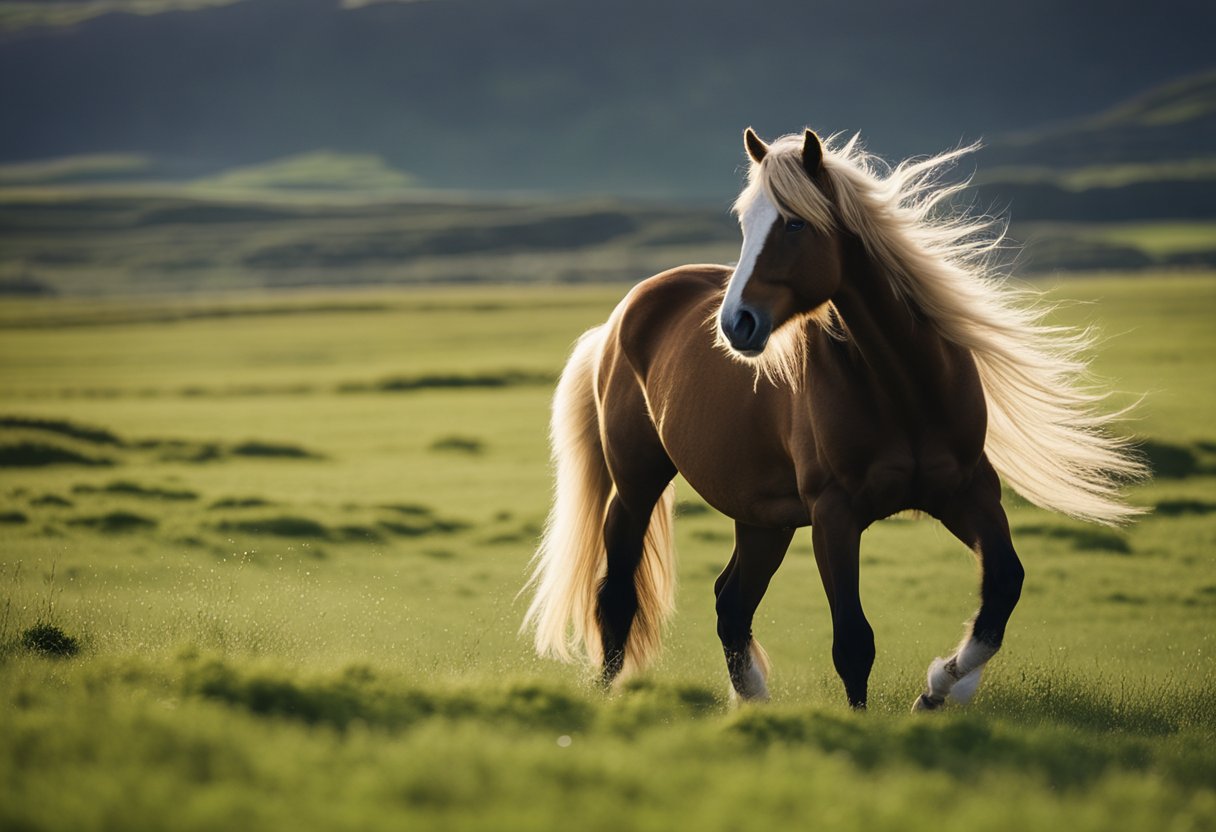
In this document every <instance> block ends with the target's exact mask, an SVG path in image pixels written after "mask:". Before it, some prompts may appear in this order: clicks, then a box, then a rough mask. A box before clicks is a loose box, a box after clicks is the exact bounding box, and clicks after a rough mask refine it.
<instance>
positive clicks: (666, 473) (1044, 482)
mask: <svg viewBox="0 0 1216 832" xmlns="http://www.w3.org/2000/svg"><path fill="white" fill-rule="evenodd" d="M744 145H745V148H746V150H747V154H748V156H749V157H750V161H751V164H750V169H749V175H748V184H747V186H746V187H745V188H744V190H743V191H742V193H741V194H740V195H739V198H738V200H737V201H736V203H735V206H734V210H735V213H736V214H737V216H738V218H739V222H740V225H741V227H742V232H743V246H742V251H741V253H740V255H739V261H738V264H737V265H736V266H735V267H734V268H733V269H732V268H729V267H725V266H713V265H693V266H683V267H680V268H676V269H672V270H671V271H667V272H664V273H662V274H659V275H656V276H654V277H651V278H649V279H648V280H644V281H642V282H641V283H639V284H637V285H636V286H635V287H634V288H633V289H632V290H631V291H630V292H629V293H628V295H627V296H626V297H625V298H624V300H622V301H621V303H620V304H619V305H618V306H617V307H616V309H615V311H614V312H613V313H612V314H611V316H610V317H609V319H608V321H607V322H606V323H605V324H603V325H601V326H598V327H596V328H594V329H591V330H590V331H588V332H587V333H585V334H584V335H583V336H582V337H581V338H580V339H579V340H578V342H577V344H576V346H575V347H574V350H573V354H572V355H571V357H570V359H569V362H568V363H567V365H566V367H565V370H564V372H563V373H562V376H561V379H560V381H559V383H558V385H557V390H556V394H555V397H554V401H553V413H552V425H551V439H552V454H553V460H554V463H555V467H556V471H557V482H556V488H555V496H554V504H553V508H552V512H551V514H550V516H549V519H548V523H547V526H546V529H545V532H544V536H543V539H542V541H541V543H540V547H539V550H538V551H537V553H536V556H535V558H534V571H533V575H532V578H531V581H530V583H529V587H530V588H531V589H533V590H534V592H535V595H534V598H533V600H532V603H531V606H530V607H529V609H528V611H527V615H526V617H525V621H524V627H525V629H528V628H530V629H532V630H533V631H534V633H535V644H536V648H537V650H538V651H539V652H540V653H541V654H550V655H554V656H557V657H559V658H562V659H565V660H571V659H573V658H575V657H576V655H579V654H582V655H585V656H586V658H588V659H589V660H590V661H591V662H593V663H594V664H596V665H598V666H599V667H600V672H601V679H602V681H603V682H604V683H605V684H611V683H612V682H613V680H615V679H616V678H617V677H618V676H619V675H620V674H621V673H622V671H628V670H634V669H637V668H640V667H642V666H643V665H644V664H645V663H646V662H647V661H648V660H650V659H652V658H653V657H654V655H655V654H656V652H657V649H658V647H659V640H660V635H661V630H662V626H663V622H664V619H665V618H666V617H667V616H668V614H669V613H670V612H671V611H672V607H673V597H674V585H675V578H674V555H673V549H672V508H673V493H674V492H673V486H672V484H671V482H672V478H673V477H674V476H675V474H676V473H677V472H679V473H680V474H682V475H683V476H684V478H685V479H686V480H687V481H688V483H689V484H690V485H691V486H692V488H694V489H695V490H696V491H697V493H698V494H700V495H701V496H702V497H703V498H704V499H705V501H706V502H707V503H709V504H710V505H711V506H713V507H714V508H715V509H717V510H718V511H720V512H722V513H723V514H726V515H727V516H729V517H731V518H732V519H733V520H734V521H735V547H734V551H733V552H732V553H731V556H730V561H729V562H728V563H727V565H726V568H725V569H724V570H723V571H722V574H721V575H720V576H719V577H718V579H717V582H716V584H715V586H714V590H715V593H716V595H717V614H718V627H717V628H718V637H719V638H720V639H721V642H722V648H723V651H724V652H725V655H726V666H727V670H728V672H729V675H730V681H731V685H732V687H733V691H734V693H735V694H736V695H737V696H738V697H739V698H741V699H744V700H756V699H766V698H767V696H768V687H767V677H768V660H767V657H766V654H765V652H764V650H763V649H762V648H761V647H760V644H759V643H758V642H757V641H756V639H755V638H754V637H753V635H752V617H753V615H754V613H755V611H756V608H757V606H758V605H759V603H760V600H761V598H762V597H763V596H764V592H765V590H766V589H767V587H768V584H769V580H770V579H771V578H772V577H773V574H774V573H775V572H776V570H777V567H778V566H780V564H781V561H782V559H783V557H784V556H785V552H786V549H787V548H788V546H789V544H790V541H791V538H792V537H793V534H794V530H795V529H797V528H799V527H802V526H807V525H810V527H811V532H812V539H813V543H814V551H815V561H816V563H817V565H818V567H819V574H820V576H821V578H822V580H823V586H824V589H825V590H826V593H827V600H828V605H829V607H830V609H831V616H832V625H833V641H832V660H833V662H834V664H835V667H836V671H837V673H839V675H840V677H841V679H842V681H843V682H844V689H845V694H846V696H847V698H848V702H849V704H850V705H852V706H853V707H855V708H863V707H865V704H866V693H867V684H868V679H869V675H870V669H871V666H872V665H873V662H874V633H873V630H872V629H871V627H870V624H869V623H868V622H867V620H866V616H865V613H864V612H863V611H862V605H861V599H860V597H859V590H858V547H859V541H860V538H861V534H862V532H863V531H864V530H865V529H866V528H867V527H868V526H870V525H871V524H872V523H874V522H875V521H876V520H880V519H882V518H884V517H887V516H890V515H892V514H895V513H897V512H901V511H905V510H914V511H917V512H922V513H924V514H927V515H929V516H931V517H933V518H936V519H937V520H939V521H940V522H941V523H942V524H943V525H944V526H945V527H946V528H947V529H948V530H949V531H950V532H951V534H953V535H954V536H955V537H957V538H958V539H959V540H960V541H962V542H963V543H964V544H965V545H966V546H968V547H969V548H971V549H972V550H973V551H974V552H975V554H976V555H977V557H978V560H979V564H980V568H981V573H982V580H981V583H980V605H979V610H978V612H977V613H976V615H975V617H974V619H973V620H972V621H971V622H970V624H969V625H968V627H967V628H966V633H965V635H964V638H963V640H962V642H961V644H959V646H958V647H957V648H956V649H955V650H954V651H953V652H952V653H951V654H950V655H949V656H948V657H947V658H945V659H942V658H938V659H936V660H934V661H933V662H932V664H931V665H930V666H929V670H928V683H927V687H926V689H925V691H924V693H922V694H921V695H920V696H919V697H918V698H917V699H916V700H915V703H914V705H913V710H932V709H935V708H938V707H940V706H941V705H942V704H943V703H944V702H945V701H946V699H947V697H948V696H949V697H951V698H952V699H954V700H957V701H962V702H965V701H967V700H968V699H969V698H970V697H971V695H972V694H973V693H974V692H975V690H976V687H977V686H978V684H979V679H980V671H981V669H982V668H983V666H984V664H985V663H986V662H987V661H988V660H989V659H991V658H992V656H993V655H994V654H995V653H996V652H997V650H998V649H999V648H1000V646H1001V641H1002V638H1003V637H1004V634H1005V627H1006V623H1007V622H1008V620H1009V617H1010V615H1011V613H1012V612H1013V609H1014V606H1015V605H1016V604H1017V601H1018V597H1019V595H1020V593H1021V589H1022V580H1023V575H1024V572H1023V568H1022V564H1021V562H1020V561H1019V560H1018V556H1017V554H1016V553H1015V551H1014V547H1013V543H1012V542H1011V540H1010V533H1009V524H1008V522H1007V520H1006V516H1005V511H1004V509H1003V508H1002V507H1001V481H1002V479H1003V480H1004V482H1006V483H1007V484H1008V485H1010V486H1011V487H1012V488H1013V489H1014V490H1016V491H1017V492H1018V493H1019V494H1021V495H1022V496H1024V497H1025V498H1026V499H1028V500H1029V501H1030V502H1032V503H1034V504H1036V505H1039V506H1041V507H1043V508H1046V509H1051V510H1054V511H1058V512H1062V513H1064V514H1067V515H1070V516H1072V517H1076V518H1080V519H1082V520H1088V521H1094V522H1098V523H1105V524H1118V523H1121V522H1125V521H1127V520H1129V519H1130V518H1132V517H1134V516H1135V515H1136V514H1138V513H1139V510H1138V509H1136V508H1135V507H1133V506H1130V505H1128V504H1127V503H1125V502H1124V501H1123V500H1122V499H1121V496H1120V487H1121V485H1122V483H1123V482H1126V481H1129V480H1132V479H1135V478H1137V477H1140V476H1142V475H1143V473H1144V468H1143V465H1142V463H1141V462H1140V461H1139V459H1138V458H1137V457H1136V455H1135V453H1134V452H1133V451H1132V449H1131V448H1129V443H1128V440H1126V439H1124V438H1120V437H1118V436H1116V435H1114V434H1112V433H1111V432H1110V430H1109V428H1110V424H1111V422H1112V421H1113V420H1114V419H1115V418H1116V417H1117V416H1118V415H1119V414H1110V413H1103V412H1102V410H1101V409H1100V407H1099V406H1100V404H1101V402H1102V400H1103V398H1104V395H1103V394H1102V393H1100V392H1097V391H1095V390H1093V389H1091V388H1089V387H1087V386H1086V385H1085V381H1084V371H1085V362H1084V360H1083V358H1082V356H1081V353H1082V352H1083V351H1084V350H1085V349H1086V348H1087V347H1088V346H1089V344H1090V339H1089V337H1088V335H1087V334H1086V333H1084V332H1075V331H1072V330H1067V329H1062V328H1060V327H1056V326H1052V325H1049V324H1047V323H1045V322H1044V320H1043V318H1044V314H1045V312H1046V310H1045V309H1044V308H1043V307H1042V306H1040V305H1037V304H1035V303H1032V302H1029V301H1028V299H1027V298H1026V297H1025V296H1024V293H1020V292H1016V291H1014V290H1012V289H1010V288H1009V287H1008V286H1007V285H1006V283H1005V282H1004V281H1003V280H1002V279H1001V276H1000V274H998V272H997V270H996V269H995V268H994V267H993V266H992V265H991V260H992V257H991V256H990V255H991V254H992V252H993V251H994V250H995V248H996V246H997V244H998V243H999V241H1000V234H996V235H993V234H992V233H991V232H990V226H991V225H992V224H993V221H992V220H989V219H983V218H980V219H977V218H974V217H970V216H967V215H966V213H965V212H964V213H961V214H960V213H957V212H956V213H954V214H951V213H950V212H949V211H943V210H941V209H942V207H943V204H944V202H945V201H947V200H949V199H950V198H951V197H952V196H954V195H955V194H956V193H957V192H958V191H959V190H961V189H962V188H963V187H964V186H965V184H966V183H961V184H951V185H942V184H940V182H941V178H940V172H941V171H942V170H943V169H944V168H945V167H948V166H949V165H951V164H952V163H954V162H955V161H956V160H957V158H958V157H959V156H961V155H963V154H965V153H967V152H968V151H969V150H971V148H960V149H958V150H954V151H951V152H947V153H944V154H942V155H940V156H937V157H934V158H929V159H926V160H923V161H910V162H904V163H903V164H900V165H898V166H896V167H894V168H887V167H884V166H882V165H881V163H879V162H877V160H875V159H874V157H872V156H870V155H869V154H867V153H866V152H865V151H863V150H862V149H861V148H860V146H859V144H858V142H857V137H856V136H854V137H853V139H852V140H851V141H848V142H847V143H844V144H843V146H839V147H837V146H835V145H836V142H835V141H834V140H833V139H829V140H828V141H826V142H824V141H822V140H821V139H820V138H819V137H818V136H817V135H816V134H815V133H814V132H813V131H811V130H806V131H805V133H803V134H800V135H799V134H794V135H789V136H785V137H782V138H780V139H778V140H777V141H775V142H773V143H772V144H765V143H764V142H763V141H762V140H761V139H760V138H759V137H758V136H757V135H756V134H755V132H754V131H752V130H751V129H750V128H749V129H748V130H747V131H746V132H745V134H744Z"/></svg>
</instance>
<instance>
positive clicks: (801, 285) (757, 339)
mask: <svg viewBox="0 0 1216 832" xmlns="http://www.w3.org/2000/svg"><path fill="white" fill-rule="evenodd" d="M744 143H745V145H746V147H747V152H748V155H750V156H751V157H752V160H753V161H754V162H756V163H757V164H759V163H760V162H761V161H762V160H763V159H764V157H765V156H766V155H767V153H768V146H767V145H765V144H764V142H762V141H761V140H760V139H759V138H758V137H757V136H756V134H755V133H754V132H752V130H751V129H750V128H748V130H747V132H746V133H745V134H744ZM822 169H823V148H822V145H821V144H820V143H819V137H818V136H816V135H815V134H814V133H813V132H811V131H810V130H807V131H806V135H805V138H804V142H803V147H802V173H804V174H805V175H806V176H807V177H808V178H809V179H810V180H811V182H814V183H818V182H819V181H821V178H822V172H823V170H822ZM816 187H818V184H816ZM739 224H740V225H741V226H742V228H743V249H742V252H741V253H740V255H739V263H738V265H737V266H736V267H735V273H734V274H733V275H731V278H730V283H729V284H728V285H727V288H726V297H725V298H724V299H723V301H722V308H721V310H720V311H719V313H718V325H719V326H720V327H721V328H722V334H723V335H725V336H726V340H727V341H728V342H729V343H730V346H731V348H732V349H733V350H734V351H735V352H738V353H740V354H741V355H744V356H747V357H749V358H751V357H755V356H758V355H760V354H761V353H762V352H764V348H765V346H766V345H767V344H768V339H769V336H770V335H772V334H773V332H775V331H776V330H777V329H779V328H780V327H781V326H782V325H783V324H785V323H786V322H788V321H790V320H791V319H792V318H796V317H800V316H802V315H805V314H806V313H808V312H811V311H813V310H815V309H818V308H819V307H820V306H822V305H823V304H824V303H826V302H827V301H828V300H830V299H831V298H832V296H833V295H834V294H835V293H836V290H837V289H838V288H839V287H840V281H841V257H840V244H839V243H840V241H839V238H838V236H837V234H836V233H835V232H834V231H829V232H826V233H825V232H822V231H820V230H818V229H817V228H815V226H814V225H812V224H811V223H810V222H807V221H806V219H804V218H803V217H799V216H798V215H797V214H795V213H793V212H791V211H789V210H788V209H783V208H782V207H779V206H777V205H774V204H773V202H772V200H770V199H769V198H768V195H767V194H766V193H765V192H764V191H763V190H762V191H760V192H759V193H758V194H756V196H755V198H754V199H753V200H752V201H751V203H750V204H749V205H748V206H747V208H746V209H745V210H744V212H743V213H742V214H741V215H740V217H739Z"/></svg>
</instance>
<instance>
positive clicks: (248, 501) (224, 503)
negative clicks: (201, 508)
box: [207, 497, 274, 509]
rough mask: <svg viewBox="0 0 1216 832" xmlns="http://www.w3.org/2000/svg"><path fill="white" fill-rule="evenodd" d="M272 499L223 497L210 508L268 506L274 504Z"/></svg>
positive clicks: (209, 507)
mask: <svg viewBox="0 0 1216 832" xmlns="http://www.w3.org/2000/svg"><path fill="white" fill-rule="evenodd" d="M273 505H274V503H272V502H271V501H270V500H264V499H262V498H261V497H222V498H220V499H218V500H216V501H215V502H213V503H212V504H211V505H209V506H207V508H208V509H225V508H266V507H268V506H273Z"/></svg>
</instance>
